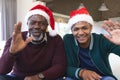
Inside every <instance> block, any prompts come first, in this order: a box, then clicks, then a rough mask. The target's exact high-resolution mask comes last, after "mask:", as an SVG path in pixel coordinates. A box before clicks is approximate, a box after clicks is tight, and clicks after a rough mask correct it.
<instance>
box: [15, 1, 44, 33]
mask: <svg viewBox="0 0 120 80" xmlns="http://www.w3.org/2000/svg"><path fill="white" fill-rule="evenodd" d="M39 3H41V4H43V5H44V3H42V2H40V1H35V0H17V21H22V24H23V25H22V31H26V30H27V26H26V24H25V21H24V18H25V16H26V13H27V12H28V11H29V10H30V9H31V8H32V7H33V6H34V5H36V4H39Z"/></svg>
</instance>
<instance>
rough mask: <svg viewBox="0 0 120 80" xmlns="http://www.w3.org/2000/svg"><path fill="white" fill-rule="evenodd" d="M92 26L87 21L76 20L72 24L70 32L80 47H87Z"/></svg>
mask: <svg viewBox="0 0 120 80" xmlns="http://www.w3.org/2000/svg"><path fill="white" fill-rule="evenodd" d="M91 30H92V26H91V25H90V24H89V23H87V22H78V23H76V24H74V25H73V27H72V33H73V35H74V37H75V38H76V39H77V41H78V42H79V45H80V47H82V48H87V47H88V46H89V43H90V35H91Z"/></svg>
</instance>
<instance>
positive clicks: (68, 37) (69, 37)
mask: <svg viewBox="0 0 120 80" xmlns="http://www.w3.org/2000/svg"><path fill="white" fill-rule="evenodd" d="M66 39H74V36H73V34H66V35H64V37H63V40H66Z"/></svg>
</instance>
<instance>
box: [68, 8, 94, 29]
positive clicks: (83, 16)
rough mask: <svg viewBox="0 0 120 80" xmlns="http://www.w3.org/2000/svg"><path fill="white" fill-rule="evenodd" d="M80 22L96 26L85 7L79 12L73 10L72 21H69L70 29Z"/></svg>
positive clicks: (78, 10)
mask: <svg viewBox="0 0 120 80" xmlns="http://www.w3.org/2000/svg"><path fill="white" fill-rule="evenodd" d="M79 21H85V22H88V23H90V24H91V25H92V26H93V25H94V22H93V18H92V16H90V14H89V12H88V11H87V9H86V8H85V7H82V8H80V9H77V10H73V11H72V12H71V13H70V19H69V21H68V27H69V29H71V27H72V26H73V25H74V24H75V23H77V22H79Z"/></svg>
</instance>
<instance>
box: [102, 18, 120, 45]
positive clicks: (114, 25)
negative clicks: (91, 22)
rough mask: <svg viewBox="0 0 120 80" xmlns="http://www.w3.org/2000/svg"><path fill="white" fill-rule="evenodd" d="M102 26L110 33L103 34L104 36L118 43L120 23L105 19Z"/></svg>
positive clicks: (119, 40)
mask: <svg viewBox="0 0 120 80" xmlns="http://www.w3.org/2000/svg"><path fill="white" fill-rule="evenodd" d="M102 28H104V29H105V30H106V31H107V32H108V33H109V34H110V35H107V34H104V36H105V38H107V39H108V40H109V41H111V42H112V43H114V44H116V45H120V23H118V22H113V21H111V20H106V21H104V24H103V25H102Z"/></svg>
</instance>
